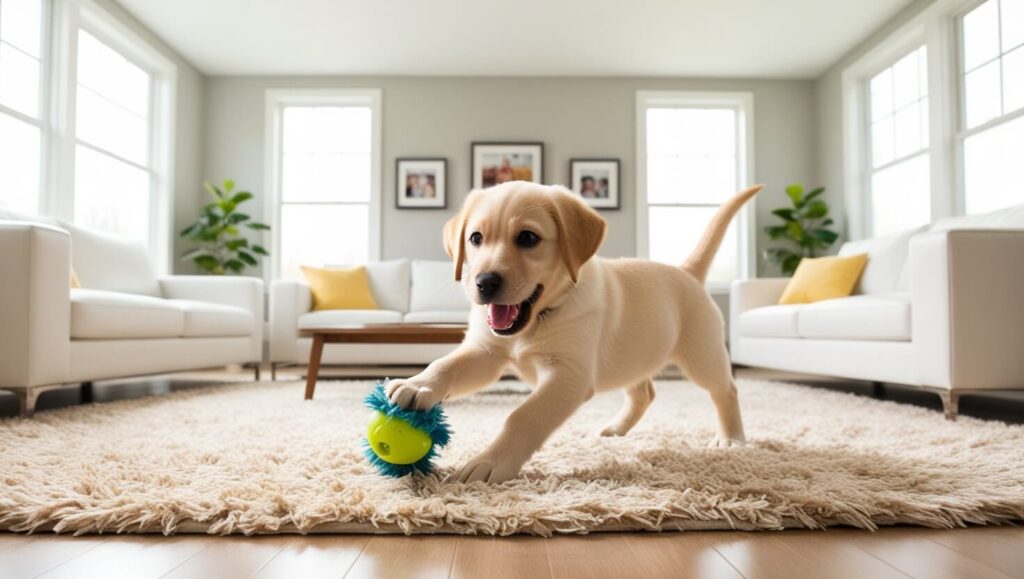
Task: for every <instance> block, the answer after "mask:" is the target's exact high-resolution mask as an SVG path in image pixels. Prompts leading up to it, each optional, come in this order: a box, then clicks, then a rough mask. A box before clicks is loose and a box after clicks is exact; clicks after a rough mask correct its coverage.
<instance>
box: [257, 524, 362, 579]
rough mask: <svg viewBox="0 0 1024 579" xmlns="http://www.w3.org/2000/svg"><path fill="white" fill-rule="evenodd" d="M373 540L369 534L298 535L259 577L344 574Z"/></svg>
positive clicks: (312, 578)
mask: <svg viewBox="0 0 1024 579" xmlns="http://www.w3.org/2000/svg"><path fill="white" fill-rule="evenodd" d="M369 542H370V537H369V536H367V535H309V536H305V537H296V538H295V540H293V541H292V542H290V543H288V544H287V545H285V547H284V548H283V549H281V550H280V551H278V552H277V555H275V556H274V558H273V559H271V560H270V562H269V563H267V564H266V566H264V567H263V568H262V569H260V570H259V572H258V573H256V575H255V576H256V577H257V578H259V579H272V578H281V579H288V578H291V577H302V578H303V579H315V578H319V577H323V578H337V579H340V578H341V577H344V576H345V573H346V572H348V570H349V569H351V568H352V565H353V564H355V562H356V559H358V558H359V556H360V555H361V554H362V552H363V549H364V548H365V547H366V545H367V544H368V543H369Z"/></svg>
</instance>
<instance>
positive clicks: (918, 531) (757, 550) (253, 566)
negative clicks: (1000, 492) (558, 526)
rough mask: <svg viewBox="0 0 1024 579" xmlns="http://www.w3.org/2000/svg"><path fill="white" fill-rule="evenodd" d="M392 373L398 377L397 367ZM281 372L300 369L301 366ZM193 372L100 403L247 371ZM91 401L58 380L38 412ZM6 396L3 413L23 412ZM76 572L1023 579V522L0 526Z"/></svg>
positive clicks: (11, 571)
mask: <svg viewBox="0 0 1024 579" xmlns="http://www.w3.org/2000/svg"><path fill="white" fill-rule="evenodd" d="M388 373H389V374H390V375H393V376H394V375H399V374H398V373H396V372H388ZM284 374H285V375H284V376H282V378H285V379H289V378H290V379H295V378H298V377H300V375H301V368H300V369H297V370H292V371H291V372H290V373H284ZM739 376H740V377H747V378H776V379H787V380H791V381H801V382H805V383H809V384H814V385H816V386H819V387H823V388H830V389H838V390H845V391H851V392H856V393H860V394H865V395H870V394H873V393H874V391H873V390H872V388H871V386H870V385H866V384H863V383H851V382H842V381H835V380H823V379H818V378H813V377H807V376H803V377H801V376H793V375H778V374H767V373H765V372H758V371H752V370H741V371H740V373H739ZM250 377H251V374H244V373H240V372H236V373H224V372H213V373H197V374H189V375H177V376H173V377H159V378H154V379H151V380H129V381H118V382H111V383H106V384H97V385H96V387H95V388H94V390H93V393H92V396H93V399H94V400H96V401H99V402H104V401H110V400H117V399H124V398H134V397H138V396H151V395H158V394H160V393H163V392H169V391H174V390H179V389H185V388H192V387H196V386H200V385H205V384H209V383H210V382H211V381H226V380H232V381H233V380H245V379H249V378H250ZM883 394H884V396H885V397H886V398H889V399H894V400H898V401H900V402H904V403H908V404H916V405H921V406H928V407H932V408H935V409H936V410H938V408H939V404H938V400H937V398H936V397H934V396H933V395H928V394H925V393H922V392H918V391H914V390H909V389H901V388H896V387H887V388H886V389H885V390H884V393H883ZM79 403H81V399H80V393H79V392H78V391H77V390H75V389H67V390H57V391H53V392H50V393H47V394H44V396H43V397H42V398H41V399H40V405H39V408H40V409H41V411H45V409H47V408H55V407H61V406H69V405H75V404H79ZM16 408H17V406H16V401H14V400H13V396H7V395H0V416H4V415H7V416H9V415H12V414H14V413H16ZM962 411H963V413H964V414H968V415H975V416H980V417H984V418H990V419H997V420H1004V421H1007V422H1015V423H1024V400H1022V399H1021V397H1020V396H1017V395H1003V396H995V397H987V396H986V397H968V398H965V399H964V402H963V405H962ZM23 577H24V578H29V577H46V578H55V577H70V578H75V579H87V578H92V577H96V578H102V579H115V578H119V577H124V578H130V579H138V578H146V577H175V578H178V577H182V578H193V577H199V578H202V577H212V578H217V579H224V578H234V577H298V578H315V577H485V578H492V577H495V578H501V577H514V578H517V579H518V578H534V577H541V578H543V577H572V578H587V577H610V578H611V577H614V578H624V577H716V578H717V577H786V578H799V577H857V578H861V577H864V578H872V579H874V578H884V577H923V578H924V577H926V578H942V577H1016V578H1024V527H973V528H967V529H955V530H933V529H922V528H916V527H894V528H885V529H882V530H880V531H878V532H874V533H872V532H867V531H860V530H855V529H845V528H843V529H831V530H828V531H795V530H794V531H781V532H758V533H746V532H728V531H711V532H685V533H597V534H593V535H589V536H560V537H554V538H549V539H545V538H538V537H511V538H491V537H455V536H418V537H402V536H367V535H310V536H301V535H272V536H262V537H210V536H206V535H177V536H173V537H164V536H159V535H157V536H152V535H145V536H138V535H121V536H118V535H90V536H83V537H71V536H63V535H52V534H37V535H17V534H11V533H0V579H20V578H23Z"/></svg>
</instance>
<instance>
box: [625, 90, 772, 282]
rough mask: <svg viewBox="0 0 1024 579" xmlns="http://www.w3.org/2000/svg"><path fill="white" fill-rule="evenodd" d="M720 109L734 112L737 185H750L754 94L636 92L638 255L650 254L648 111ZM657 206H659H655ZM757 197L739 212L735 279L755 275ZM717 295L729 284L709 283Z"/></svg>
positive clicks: (752, 160) (752, 172)
mask: <svg viewBox="0 0 1024 579" xmlns="http://www.w3.org/2000/svg"><path fill="white" fill-rule="evenodd" d="M696 107H700V108H722V109H731V110H734V111H736V115H737V118H736V121H737V122H736V143H737V155H736V175H737V180H738V181H739V183H742V184H752V183H754V181H755V178H754V94H753V93H752V92H743V91H729V92H705V91H654V90H641V91H637V93H636V203H637V207H636V247H637V256H639V257H642V258H647V257H648V256H649V255H650V248H649V247H648V240H649V237H650V235H649V234H650V232H649V231H648V209H649V208H650V204H648V202H647V110H648V109H651V108H696ZM657 205H658V206H660V205H662V204H660V203H659V204H657ZM673 205H674V206H677V207H716V206H718V204H713V203H691V204H673ZM755 207H756V198H755V199H752V200H751V201H750V202H749V203H747V204H746V205H745V206H744V207H743V209H741V210H740V212H739V215H738V216H737V219H738V221H739V224H738V227H737V233H738V236H737V237H738V242H739V251H738V258H739V264H738V269H737V271H736V276H737V279H749V278H752V277H755V276H756V274H757V262H756V260H755V256H756V255H757V250H756V247H755V243H756V240H757V234H756V229H755V227H756V217H755V216H756V215H757V213H756V209H755ZM708 290H709V291H711V292H712V293H716V294H727V293H729V284H720V283H712V284H708Z"/></svg>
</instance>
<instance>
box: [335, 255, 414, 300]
mask: <svg viewBox="0 0 1024 579" xmlns="http://www.w3.org/2000/svg"><path fill="white" fill-rule="evenodd" d="M325 267H328V268H339V267H352V266H351V265H327V266H325ZM365 267H366V276H367V277H368V278H369V280H370V291H371V292H372V293H373V300H374V301H375V302H377V307H378V308H380V309H382V310H394V311H396V312H403V313H404V312H407V311H409V260H408V259H393V260H390V261H371V262H369V263H367V264H366V266H365Z"/></svg>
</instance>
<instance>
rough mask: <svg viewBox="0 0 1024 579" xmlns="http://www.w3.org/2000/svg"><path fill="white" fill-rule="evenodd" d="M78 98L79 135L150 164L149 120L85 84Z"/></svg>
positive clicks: (141, 162)
mask: <svg viewBox="0 0 1024 579" xmlns="http://www.w3.org/2000/svg"><path fill="white" fill-rule="evenodd" d="M77 98H78V112H77V113H76V115H75V118H76V121H75V122H76V125H77V126H76V129H77V133H76V134H77V136H78V138H79V139H81V140H83V141H85V142H87V143H90V144H92V145H95V146H97V147H99V148H101V149H104V150H107V151H110V152H111V153H114V154H116V155H119V156H121V157H124V158H125V159H128V160H130V161H134V162H136V163H138V164H140V165H148V164H149V163H148V159H149V121H147V120H146V119H144V118H142V117H140V116H138V115H136V114H135V113H132V112H129V111H128V110H126V109H124V108H121V107H120V106H118V105H116V104H114V103H112V102H110V101H108V100H107V99H105V98H103V97H101V96H99V95H98V94H96V93H94V92H92V91H91V90H90V89H87V88H85V87H82V86H79V87H78V97H77Z"/></svg>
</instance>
